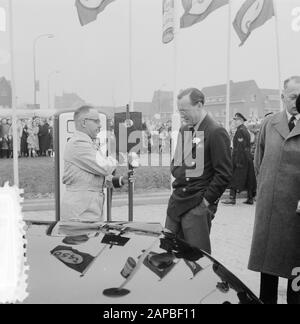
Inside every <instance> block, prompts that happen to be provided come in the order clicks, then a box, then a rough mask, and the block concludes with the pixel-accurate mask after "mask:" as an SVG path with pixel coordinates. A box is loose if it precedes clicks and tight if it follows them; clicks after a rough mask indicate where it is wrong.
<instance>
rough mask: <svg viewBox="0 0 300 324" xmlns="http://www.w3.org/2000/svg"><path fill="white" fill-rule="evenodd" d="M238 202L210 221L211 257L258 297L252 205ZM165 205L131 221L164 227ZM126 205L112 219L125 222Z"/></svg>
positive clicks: (137, 213) (48, 216)
mask: <svg viewBox="0 0 300 324" xmlns="http://www.w3.org/2000/svg"><path fill="white" fill-rule="evenodd" d="M242 201H243V200H238V204H237V206H234V207H233V206H229V207H228V206H222V205H220V207H219V211H218V213H217V216H216V218H215V220H214V223H213V227H212V233H211V240H212V248H213V253H212V255H213V256H214V257H215V258H216V259H217V260H219V261H220V262H222V263H223V264H224V265H225V266H226V267H228V269H230V270H231V271H232V272H233V273H234V274H236V275H237V276H238V277H239V278H240V279H241V280H242V281H243V282H244V283H245V284H246V285H247V286H248V287H249V288H250V289H251V290H252V291H253V292H254V293H256V294H257V295H258V294H259V275H258V274H257V273H254V272H251V271H249V270H247V264H248V258H249V254H250V247H251V238H252V232H253V224H254V212H255V206H247V205H243V203H242ZM166 208H167V206H166V205H165V204H161V205H144V206H135V208H134V220H135V221H141V222H159V223H161V224H164V220H165V214H166ZM127 209H128V208H127V206H122V207H114V208H113V210H112V216H113V220H114V221H115V220H127V215H128V214H127ZM24 215H25V219H32V218H34V219H41V220H53V219H54V211H41V212H38V211H36V212H25V213H24ZM285 294H286V281H285V280H282V281H281V283H280V303H283V302H284V299H285Z"/></svg>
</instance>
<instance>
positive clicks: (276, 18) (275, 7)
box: [273, 0, 284, 111]
mask: <svg viewBox="0 0 300 324" xmlns="http://www.w3.org/2000/svg"><path fill="white" fill-rule="evenodd" d="M273 7H274V16H275V33H276V51H277V66H278V89H279V102H280V111H283V110H284V107H283V102H282V100H281V86H282V79H281V64H280V62H281V55H280V39H279V24H278V8H277V3H276V0H273Z"/></svg>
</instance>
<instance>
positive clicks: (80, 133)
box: [74, 130, 93, 143]
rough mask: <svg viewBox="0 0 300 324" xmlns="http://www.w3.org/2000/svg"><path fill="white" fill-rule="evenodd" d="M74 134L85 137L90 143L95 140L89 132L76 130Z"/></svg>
mask: <svg viewBox="0 0 300 324" xmlns="http://www.w3.org/2000/svg"><path fill="white" fill-rule="evenodd" d="M74 135H75V136H77V137H79V138H82V139H85V140H86V141H88V142H90V143H93V140H92V139H91V138H90V137H89V136H88V135H87V134H85V133H83V132H80V131H78V130H76V131H75V133H74Z"/></svg>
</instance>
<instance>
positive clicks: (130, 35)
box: [128, 0, 134, 111]
mask: <svg viewBox="0 0 300 324" xmlns="http://www.w3.org/2000/svg"><path fill="white" fill-rule="evenodd" d="M128 1H129V22H128V23H129V107H130V111H134V107H133V76H132V75H133V71H132V67H133V60H132V54H133V50H132V0H128Z"/></svg>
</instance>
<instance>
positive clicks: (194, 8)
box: [180, 0, 229, 28]
mask: <svg viewBox="0 0 300 324" xmlns="http://www.w3.org/2000/svg"><path fill="white" fill-rule="evenodd" d="M228 3H229V0H182V5H183V8H184V14H183V16H182V17H181V21H180V27H181V28H187V27H190V26H192V25H194V24H197V23H198V22H200V21H202V20H204V19H205V18H206V17H207V16H208V15H209V14H211V13H212V12H213V11H215V10H217V9H219V8H220V7H223V6H225V5H227V4H228Z"/></svg>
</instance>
